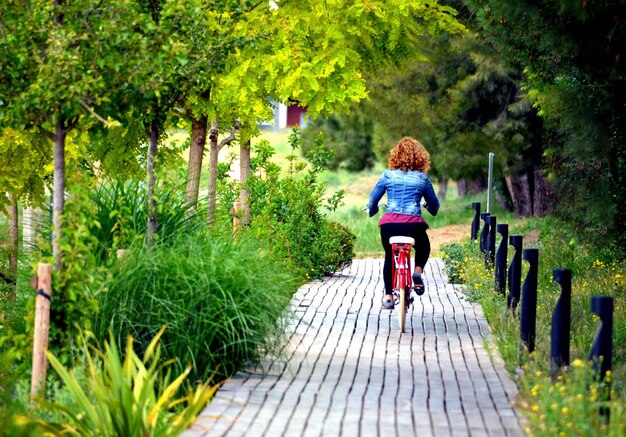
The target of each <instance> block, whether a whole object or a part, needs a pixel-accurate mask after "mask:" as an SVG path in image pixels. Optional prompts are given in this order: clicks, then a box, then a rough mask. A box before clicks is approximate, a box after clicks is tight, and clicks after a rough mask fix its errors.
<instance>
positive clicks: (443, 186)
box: [437, 178, 448, 201]
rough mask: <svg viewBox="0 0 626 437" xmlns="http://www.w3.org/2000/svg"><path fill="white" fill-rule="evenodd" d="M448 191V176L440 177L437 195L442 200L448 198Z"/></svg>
mask: <svg viewBox="0 0 626 437" xmlns="http://www.w3.org/2000/svg"><path fill="white" fill-rule="evenodd" d="M447 191H448V178H439V189H438V190H437V197H438V198H439V200H440V201H443V200H446V194H447Z"/></svg>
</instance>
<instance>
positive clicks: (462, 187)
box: [456, 179, 469, 197]
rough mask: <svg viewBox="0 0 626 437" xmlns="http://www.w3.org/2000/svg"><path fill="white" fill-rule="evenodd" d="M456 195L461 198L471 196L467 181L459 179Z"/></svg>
mask: <svg viewBox="0 0 626 437" xmlns="http://www.w3.org/2000/svg"><path fill="white" fill-rule="evenodd" d="M456 194H457V196H459V197H464V196H467V195H468V194H469V189H468V188H467V180H466V179H459V180H458V181H456Z"/></svg>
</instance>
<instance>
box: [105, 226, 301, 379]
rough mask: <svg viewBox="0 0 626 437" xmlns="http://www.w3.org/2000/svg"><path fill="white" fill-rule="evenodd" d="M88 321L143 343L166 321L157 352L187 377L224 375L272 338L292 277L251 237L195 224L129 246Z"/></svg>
mask: <svg viewBox="0 0 626 437" xmlns="http://www.w3.org/2000/svg"><path fill="white" fill-rule="evenodd" d="M111 276H112V280H111V282H110V284H109V287H108V291H107V292H105V293H102V294H101V295H100V313H99V314H98V315H97V317H96V321H95V323H94V332H95V333H96V336H97V337H98V338H105V337H106V333H107V331H108V330H109V329H112V331H113V334H114V336H115V338H116V339H117V340H118V342H119V341H120V340H123V339H125V338H126V336H128V335H132V336H133V338H134V339H135V344H136V348H137V349H138V350H139V351H142V350H145V348H146V347H147V345H148V342H149V341H150V339H151V338H152V337H153V336H154V335H155V334H156V333H157V332H158V331H159V329H160V328H161V327H162V326H163V325H166V326H167V328H166V330H165V333H164V334H163V337H162V356H163V358H164V359H174V360H176V362H177V364H176V365H177V367H178V370H179V371H182V370H183V369H184V368H185V367H186V366H187V365H191V366H192V371H191V377H192V379H201V380H205V379H206V378H207V377H208V376H209V375H211V374H213V373H214V372H218V373H219V375H221V376H223V377H225V376H229V375H230V374H232V373H233V372H234V371H236V370H238V369H240V368H241V367H242V366H243V365H245V364H246V363H248V362H252V363H254V362H256V361H258V360H259V358H260V354H261V353H262V351H267V350H269V349H272V348H273V347H275V346H277V345H278V344H279V343H280V338H281V334H282V333H283V332H284V323H282V322H283V321H284V320H283V315H284V310H285V307H286V306H287V304H288V302H289V300H290V299H291V297H292V295H293V293H294V292H295V290H296V288H297V285H298V284H297V283H296V280H295V279H294V278H293V277H292V276H291V275H290V274H289V273H288V272H287V271H286V269H284V268H283V266H282V265H281V263H280V262H278V261H276V260H275V259H274V258H273V257H272V256H271V255H270V254H269V253H264V252H261V251H260V250H259V247H258V244H256V243H255V242H254V241H247V240H243V241H240V242H239V243H234V242H233V241H232V235H229V234H226V235H224V236H221V235H219V234H209V233H203V232H198V233H194V234H190V235H179V236H178V237H177V239H176V241H174V242H172V244H169V245H164V246H157V247H155V248H153V249H152V250H141V249H139V250H132V251H131V252H130V253H129V254H128V255H127V256H126V257H124V258H123V259H121V260H120V261H119V263H118V264H117V265H116V266H115V267H114V269H113V271H112V272H111Z"/></svg>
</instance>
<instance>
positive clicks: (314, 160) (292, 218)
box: [248, 130, 354, 278]
mask: <svg viewBox="0 0 626 437" xmlns="http://www.w3.org/2000/svg"><path fill="white" fill-rule="evenodd" d="M289 141H290V145H291V147H292V150H293V151H294V152H295V151H296V150H297V149H298V148H299V147H300V136H299V131H298V130H295V131H294V132H293V133H292V135H291V136H290V138H289ZM254 151H255V156H254V158H253V159H252V170H253V175H252V176H251V177H250V179H249V181H248V188H249V189H250V192H251V205H250V209H251V227H250V231H249V232H250V233H252V235H254V237H255V238H257V239H258V240H260V241H261V243H260V244H262V245H264V247H266V248H267V249H269V250H272V251H273V252H274V253H275V254H276V255H277V256H279V257H283V258H286V261H288V262H289V263H291V265H292V266H294V267H295V268H296V269H297V270H298V271H299V272H300V273H301V274H302V275H303V276H304V277H305V278H319V277H322V276H324V275H326V274H331V273H333V272H335V271H337V270H339V269H341V268H343V267H344V266H345V265H347V263H349V262H350V260H351V259H352V257H353V246H354V235H353V234H352V233H351V232H350V231H349V230H348V229H347V228H345V227H343V226H340V225H339V224H331V223H330V222H329V220H328V218H327V217H326V215H325V213H324V209H326V210H330V211H332V210H334V209H335V208H337V206H338V205H339V204H340V203H341V193H338V194H337V195H335V196H332V197H331V198H329V199H325V198H324V197H325V185H324V184H323V183H321V182H320V181H319V180H318V175H319V173H320V172H321V171H322V170H323V168H324V165H325V163H326V162H327V160H328V159H329V154H328V151H326V150H325V149H324V148H323V147H322V146H321V145H320V146H319V147H318V148H317V149H314V150H312V151H311V152H310V153H309V154H308V159H309V161H310V163H311V164H306V163H303V162H300V161H298V159H297V156H296V155H295V154H293V155H291V156H289V157H288V162H289V168H288V169H287V174H286V176H281V172H280V169H279V168H278V166H277V165H276V164H274V163H272V162H271V161H270V158H271V157H272V155H273V150H272V149H271V147H270V145H269V143H267V142H261V143H260V144H258V145H257V146H256V147H255V149H254Z"/></svg>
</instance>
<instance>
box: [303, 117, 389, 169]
mask: <svg viewBox="0 0 626 437" xmlns="http://www.w3.org/2000/svg"><path fill="white" fill-rule="evenodd" d="M373 127H374V126H373V122H372V119H371V118H367V117H364V116H362V115H361V114H358V113H355V112H353V113H349V114H333V115H331V116H329V117H318V118H317V119H315V120H313V121H312V122H311V123H310V124H308V125H307V126H306V128H305V129H304V130H303V131H302V154H303V155H304V156H306V154H307V152H308V151H309V150H311V149H313V148H314V147H316V145H315V142H316V140H317V138H318V136H319V135H320V134H323V136H324V139H325V143H326V147H327V148H328V149H331V150H332V151H333V152H334V153H333V156H332V158H331V159H330V160H329V162H328V168H330V169H333V170H336V169H338V168H345V169H347V170H349V171H361V170H364V169H368V168H371V167H372V166H373V165H374V163H375V162H376V157H375V155H374V151H373V141H372V135H373Z"/></svg>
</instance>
